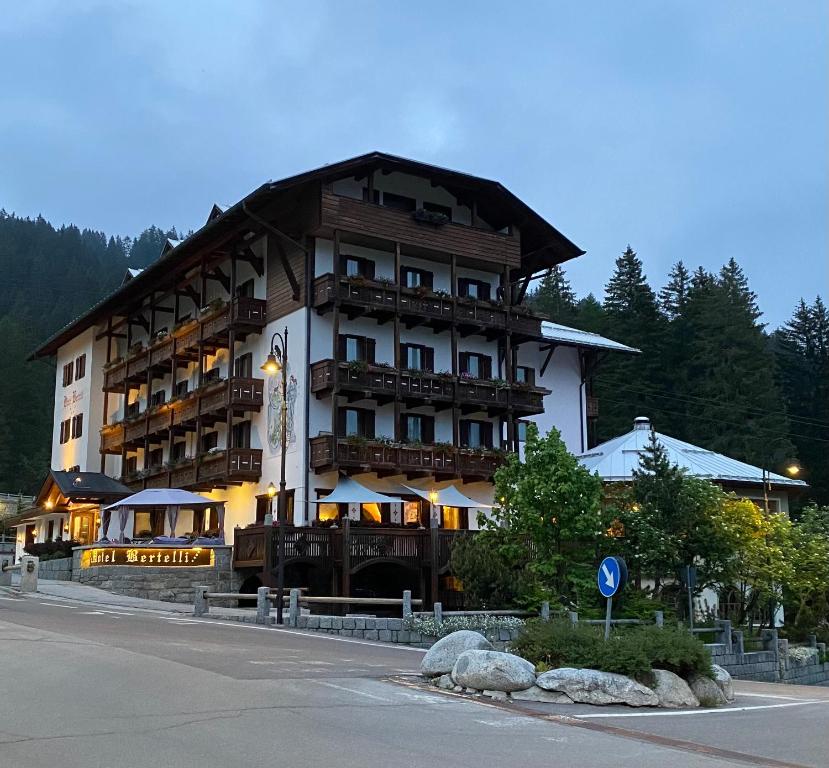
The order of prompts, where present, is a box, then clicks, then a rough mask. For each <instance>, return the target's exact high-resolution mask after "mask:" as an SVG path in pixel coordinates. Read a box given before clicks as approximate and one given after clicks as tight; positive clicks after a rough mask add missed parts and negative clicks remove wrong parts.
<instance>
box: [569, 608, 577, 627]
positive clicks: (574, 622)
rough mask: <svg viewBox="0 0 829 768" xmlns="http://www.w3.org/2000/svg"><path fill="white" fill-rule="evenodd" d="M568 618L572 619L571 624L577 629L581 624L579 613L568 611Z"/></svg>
mask: <svg viewBox="0 0 829 768" xmlns="http://www.w3.org/2000/svg"><path fill="white" fill-rule="evenodd" d="M568 616H569V617H570V623H571V624H572V625H573V626H574V627H575V626H576V624H578V623H579V614H578V611H568Z"/></svg>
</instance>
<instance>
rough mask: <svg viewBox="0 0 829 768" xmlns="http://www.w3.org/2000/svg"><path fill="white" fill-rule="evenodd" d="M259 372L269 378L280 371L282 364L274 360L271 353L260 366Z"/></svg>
mask: <svg viewBox="0 0 829 768" xmlns="http://www.w3.org/2000/svg"><path fill="white" fill-rule="evenodd" d="M260 370H262V371H264V372H265V373H269V374H271V376H276V374H277V373H279V372H280V371H281V370H282V364H281V363H280V362H279V360H277V359H276V355H275V354H274V352H273V351H271V352H269V353H268V357H267V358H266V360H265V362H264V363H263V364H262V367H261V368H260Z"/></svg>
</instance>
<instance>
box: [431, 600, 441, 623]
mask: <svg viewBox="0 0 829 768" xmlns="http://www.w3.org/2000/svg"><path fill="white" fill-rule="evenodd" d="M433 610H434V612H435V624H437V626H438V627H440V625H441V624H443V603H435V605H434V609H433Z"/></svg>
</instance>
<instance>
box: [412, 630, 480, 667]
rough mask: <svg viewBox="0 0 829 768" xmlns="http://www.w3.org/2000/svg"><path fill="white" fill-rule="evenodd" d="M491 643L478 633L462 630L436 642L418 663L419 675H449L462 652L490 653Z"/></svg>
mask: <svg viewBox="0 0 829 768" xmlns="http://www.w3.org/2000/svg"><path fill="white" fill-rule="evenodd" d="M491 650H492V643H490V642H489V640H487V639H486V638H485V637H484V636H483V635H482V634H481V633H480V632H471V631H470V630H468V629H462V630H460V631H458V632H452V633H451V634H449V635H446V637H442V638H441V639H440V640H438V641H437V642H436V643H435V644H434V645H433V646H432V647H431V648H430V649H429V650H428V651H427V652H426V655H425V656H424V657H423V661H421V662H420V673H421V674H422V675H423V676H424V677H438V676H440V675H446V674H449V673H450V672H451V671H452V669H453V668H454V666H455V662H456V661H457V660H458V656H460V655H461V654H462V653H463V652H464V651H491Z"/></svg>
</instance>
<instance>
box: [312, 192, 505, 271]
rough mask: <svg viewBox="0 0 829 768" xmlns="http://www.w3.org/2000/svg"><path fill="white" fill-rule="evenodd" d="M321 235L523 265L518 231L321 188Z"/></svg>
mask: <svg viewBox="0 0 829 768" xmlns="http://www.w3.org/2000/svg"><path fill="white" fill-rule="evenodd" d="M320 228H321V230H322V234H325V235H326V236H328V237H330V236H331V235H332V233H333V231H334V230H340V231H342V232H347V233H353V234H357V235H362V236H368V237H372V238H377V239H380V240H385V241H387V242H389V243H401V244H403V245H406V246H410V249H412V250H417V251H420V252H434V253H441V254H447V253H454V254H457V256H459V257H461V258H462V259H470V260H473V261H483V262H488V263H490V264H493V265H497V266H504V265H509V266H511V267H517V266H519V265H520V264H521V241H520V237H519V236H518V235H517V234H502V233H500V232H493V231H491V230H486V229H479V228H477V227H469V226H465V225H463V224H454V223H451V222H449V223H446V224H443V225H440V226H436V225H434V224H431V223H428V222H423V221H418V220H417V219H416V218H415V217H414V216H413V215H412V214H411V213H409V212H406V211H398V210H395V209H394V208H386V207H384V206H381V205H375V204H374V203H368V202H363V201H361V200H355V199H354V198H351V197H344V196H342V195H336V194H334V193H333V192H332V191H330V190H326V189H323V191H322V206H321V217H320Z"/></svg>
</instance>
